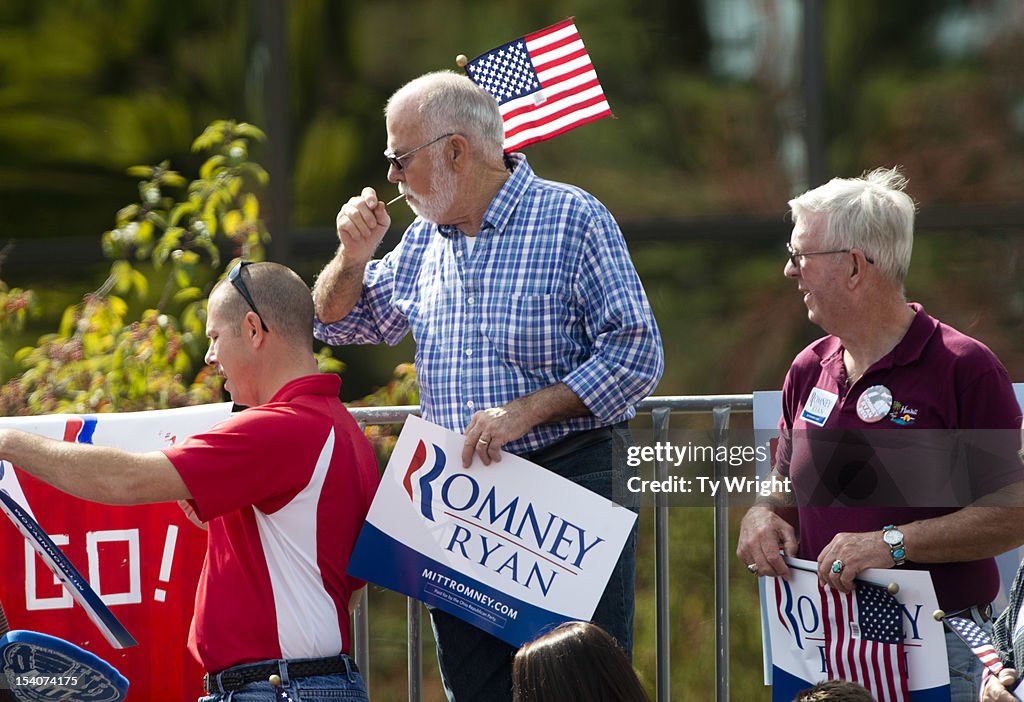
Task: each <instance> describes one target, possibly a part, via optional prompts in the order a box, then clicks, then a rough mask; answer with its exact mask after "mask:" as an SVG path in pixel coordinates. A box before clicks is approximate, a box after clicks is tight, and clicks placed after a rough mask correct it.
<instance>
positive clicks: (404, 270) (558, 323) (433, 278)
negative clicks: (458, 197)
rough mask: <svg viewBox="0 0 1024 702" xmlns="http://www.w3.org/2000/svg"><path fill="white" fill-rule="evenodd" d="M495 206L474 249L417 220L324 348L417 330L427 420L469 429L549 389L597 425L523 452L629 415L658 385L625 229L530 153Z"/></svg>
mask: <svg viewBox="0 0 1024 702" xmlns="http://www.w3.org/2000/svg"><path fill="white" fill-rule="evenodd" d="M512 159H513V163H514V165H515V168H514V170H513V172H512V175H511V176H510V177H509V179H508V180H507V181H506V182H505V184H504V185H503V186H502V188H501V190H500V191H499V192H498V194H497V195H496V196H495V198H494V200H492V201H491V204H490V206H489V207H488V208H487V211H486V213H485V214H484V220H483V226H482V227H481V230H480V232H479V234H478V235H477V237H476V242H475V246H474V247H473V250H472V253H470V251H469V249H468V248H467V246H466V237H465V236H463V235H462V233H461V232H459V231H458V229H456V228H455V227H451V226H438V225H436V224H433V223H431V222H426V221H424V220H422V219H416V221H414V222H413V223H412V224H411V225H410V226H409V228H408V229H407V230H406V232H405V235H404V236H403V237H402V240H401V242H399V244H398V245H397V246H396V247H395V248H394V249H393V250H392V251H391V252H390V253H388V254H387V255H385V256H384V257H383V258H382V259H380V260H375V261H371V262H370V263H369V264H368V265H367V268H366V274H365V277H364V279H363V294H362V297H361V298H360V300H359V303H358V304H357V305H356V307H355V308H354V309H353V310H352V312H350V313H349V314H348V316H346V317H345V318H344V319H342V320H340V321H338V322H334V323H332V324H323V323H321V322H320V321H319V320H317V321H316V322H315V324H314V334H315V336H316V337H317V338H318V339H320V340H322V341H324V342H326V343H329V344H331V345H335V346H338V345H344V344H376V343H380V342H382V341H383V342H386V343H388V344H391V345H394V344H397V343H398V342H399V341H401V339H402V338H403V337H404V336H405V335H406V333H408V332H409V331H410V330H411V331H412V334H413V338H414V339H415V340H416V371H417V377H418V379H419V386H420V404H421V407H422V410H423V416H424V418H426V419H428V420H430V421H432V422H435V423H436V424H440V425H441V426H443V427H446V428H448V429H451V430H454V431H458V432H460V433H461V432H464V431H465V428H466V426H467V425H468V424H469V420H470V417H472V415H473V413H474V412H476V411H478V410H482V409H486V408H488V407H497V406H501V405H504V404H506V403H508V402H511V401H512V400H515V399H517V398H519V397H522V396H524V395H527V394H529V393H532V392H534V391H537V390H540V389H542V388H545V387H547V386H550V385H553V384H555V383H558V382H562V383H565V384H566V385H567V386H568V387H569V388H570V389H572V391H573V392H574V393H576V395H577V396H578V397H579V398H580V400H582V401H583V403H584V404H585V405H586V406H587V408H589V409H590V411H591V412H592V414H593V416H587V417H575V418H572V419H568V420H565V421H562V422H557V423H551V424H542V425H540V426H537V427H535V428H534V429H532V430H531V431H530V432H529V433H527V434H526V435H525V436H524V437H522V438H521V439H518V440H516V441H513V442H510V443H508V444H507V445H506V446H505V447H504V448H505V449H506V450H508V451H510V452H513V453H525V452H528V451H534V450H536V449H538V448H542V447H544V446H547V445H548V444H551V443H553V442H554V441H556V440H558V439H559V438H561V437H563V436H565V435H566V434H569V433H571V432H575V431H581V430H585V429H593V428H596V427H600V426H604V425H608V424H613V423H616V422H620V421H623V420H626V419H630V418H632V417H633V416H634V415H635V414H636V409H635V407H634V405H635V403H636V402H637V401H638V400H640V399H642V398H644V397H645V396H647V395H648V394H650V392H651V391H652V390H653V389H654V387H655V385H657V383H658V380H659V378H661V373H662V370H663V369H664V357H663V355H662V349H661V337H660V335H659V333H658V327H657V325H656V324H655V321H654V315H653V314H652V313H651V309H650V306H649V304H648V302H647V297H646V295H645V294H644V290H643V287H642V286H641V284H640V279H639V277H638V276H637V274H636V270H635V269H634V268H633V264H632V262H631V261H630V258H629V253H628V251H627V250H626V244H625V241H624V240H623V237H622V233H621V232H620V231H619V227H618V225H617V224H616V222H615V220H614V219H613V218H612V216H611V214H610V213H609V212H608V210H607V209H605V207H604V206H603V205H602V204H601V203H600V202H598V201H597V199H595V198H594V197H593V196H591V195H590V194H588V193H586V192H584V191H582V190H580V189H579V188H575V187H572V186H569V185H564V184H561V183H554V182H551V181H547V180H542V179H540V178H538V177H536V176H535V175H534V174H533V171H532V170H531V169H530V166H529V164H528V163H527V162H526V157H525V156H523V155H522V154H514V155H513V156H512Z"/></svg>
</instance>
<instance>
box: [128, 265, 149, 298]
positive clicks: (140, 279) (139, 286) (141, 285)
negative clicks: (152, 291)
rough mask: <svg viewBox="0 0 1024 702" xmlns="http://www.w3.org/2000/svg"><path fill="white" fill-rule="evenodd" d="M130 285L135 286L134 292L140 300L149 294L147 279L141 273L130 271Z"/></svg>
mask: <svg viewBox="0 0 1024 702" xmlns="http://www.w3.org/2000/svg"><path fill="white" fill-rule="evenodd" d="M132 284H133V285H134V286H135V290H136V291H137V292H138V294H139V297H140V298H144V297H146V295H148V294H149V278H147V277H146V276H145V274H144V273H143V272H142V271H138V270H132Z"/></svg>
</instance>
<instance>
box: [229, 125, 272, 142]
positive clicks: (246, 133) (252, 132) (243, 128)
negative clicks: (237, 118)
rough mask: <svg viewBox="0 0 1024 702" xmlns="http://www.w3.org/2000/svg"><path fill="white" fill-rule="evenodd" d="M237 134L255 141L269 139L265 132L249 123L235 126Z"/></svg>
mask: <svg viewBox="0 0 1024 702" xmlns="http://www.w3.org/2000/svg"><path fill="white" fill-rule="evenodd" d="M235 134H237V135H238V136H240V137H245V138H246V139H253V140H255V141H266V139H267V135H266V134H264V133H263V130H261V129H260V128H259V127H255V126H253V125H251V124H249V123H247V122H239V123H238V124H237V125H236V126H235Z"/></svg>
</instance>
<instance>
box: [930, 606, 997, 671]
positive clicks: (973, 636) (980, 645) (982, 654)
mask: <svg viewBox="0 0 1024 702" xmlns="http://www.w3.org/2000/svg"><path fill="white" fill-rule="evenodd" d="M942 621H943V622H945V624H946V626H948V627H949V629H950V631H952V632H953V633H954V634H956V635H957V636H959V637H960V640H962V641H963V642H964V643H965V644H967V647H968V648H969V649H971V651H973V652H974V655H976V656H977V657H978V660H980V661H981V662H982V663H983V664H984V666H985V667H986V668H988V669H989V670H990V671H992V674H993V675H998V674H999V671H1000V670H1002V669H1003V662H1002V661H1001V660H999V654H998V653H996V647H995V646H994V645H993V644H992V637H991V636H989V633H988V632H987V631H985V630H984V629H982V628H981V627H980V626H978V625H977V624H976V623H975V622H974V620H973V619H967V618H966V617H946V618H945V619H943V620H942Z"/></svg>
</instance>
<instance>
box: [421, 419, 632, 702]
mask: <svg viewBox="0 0 1024 702" xmlns="http://www.w3.org/2000/svg"><path fill="white" fill-rule="evenodd" d="M630 444H632V439H631V437H630V434H629V430H628V429H627V428H625V427H613V428H612V429H611V433H610V434H609V436H608V437H607V438H604V439H603V440H601V441H600V442H598V443H594V444H591V445H588V446H585V447H583V448H581V449H580V450H578V451H575V452H574V453H571V454H569V455H565V456H560V457H557V458H555V459H553V460H550V461H547V460H545V458H544V453H545V452H544V451H540V452H538V453H539V454H540V455H539V456H538V455H537V454H533V455H528V456H525V458H527V459H529V460H532V461H534V462H535V463H538V464H540V465H543V466H544V467H545V468H547V469H548V470H550V471H552V472H553V473H557V474H558V475H561V476H562V477H564V478H568V479H569V480H571V481H572V482H574V483H576V484H578V485H581V486H583V487H586V488H587V489H589V490H591V491H592V492H596V493H597V494H599V495H601V496H603V497H607V498H609V499H612V500H614V501H615V502H617V503H619V504H621V505H623V506H625V507H628V508H629V509H631V510H633V511H634V512H637V511H639V508H640V497H639V495H638V494H636V493H633V492H630V491H629V490H627V489H626V481H627V480H628V478H629V477H630V476H631V475H634V474H637V471H638V469H636V468H629V467H628V466H627V465H626V449H627V448H628V446H629V445H630ZM636 535H637V528H636V525H634V526H633V531H632V533H631V534H630V536H629V539H627V541H626V545H625V548H623V550H622V555H621V556H620V557H619V561H618V563H617V564H616V565H615V569H614V570H613V571H612V575H611V578H610V579H609V580H608V585H607V587H605V591H604V594H603V595H602V596H601V600H600V601H599V602H598V605H597V609H596V610H595V611H594V618H593V621H594V623H595V624H598V625H600V626H601V627H602V628H603V629H604V630H605V631H607V632H608V633H609V634H611V635H612V636H613V637H615V639H616V640H617V641H618V642H619V644H620V645H621V646H622V648H623V650H625V651H626V655H627V656H630V657H632V651H633V602H634V597H635V590H634V581H635V579H636ZM430 622H431V626H432V627H433V629H434V638H435V640H436V643H437V660H438V666H439V668H440V670H441V681H442V683H443V685H444V690H445V694H446V695H447V697H448V700H449V702H510V701H511V700H512V658H513V657H514V656H515V653H516V649H515V648H514V647H513V646H510V645H509V644H507V643H505V642H504V641H502V640H501V639H498V638H496V637H494V636H491V635H490V634H488V633H486V632H484V631H482V630H480V629H478V628H476V627H475V626H473V625H472V624H469V623H467V622H464V621H463V620H461V619H459V618H458V617H455V616H453V615H450V614H448V613H447V612H443V611H441V610H438V609H434V608H430Z"/></svg>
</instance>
